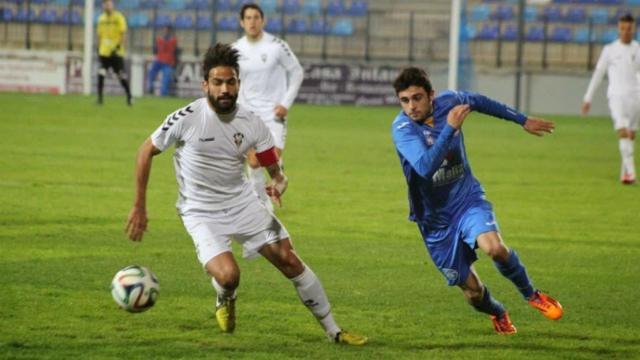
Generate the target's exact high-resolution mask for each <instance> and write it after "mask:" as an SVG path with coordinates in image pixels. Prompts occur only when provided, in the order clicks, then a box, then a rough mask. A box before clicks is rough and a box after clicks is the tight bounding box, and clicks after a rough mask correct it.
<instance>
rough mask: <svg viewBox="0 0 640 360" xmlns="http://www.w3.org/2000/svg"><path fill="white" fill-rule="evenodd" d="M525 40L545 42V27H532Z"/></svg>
mask: <svg viewBox="0 0 640 360" xmlns="http://www.w3.org/2000/svg"><path fill="white" fill-rule="evenodd" d="M524 38H525V39H526V40H527V41H533V42H536V41H543V40H544V38H545V34H544V27H542V26H532V27H530V28H529V29H528V30H527V33H526V34H525V35H524Z"/></svg>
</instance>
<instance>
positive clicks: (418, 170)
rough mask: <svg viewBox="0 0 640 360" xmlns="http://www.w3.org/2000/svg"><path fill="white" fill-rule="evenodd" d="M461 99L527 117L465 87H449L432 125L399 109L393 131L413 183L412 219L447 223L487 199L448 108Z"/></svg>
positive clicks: (477, 107)
mask: <svg viewBox="0 0 640 360" xmlns="http://www.w3.org/2000/svg"><path fill="white" fill-rule="evenodd" d="M460 104H468V105H469V106H470V107H471V110H472V111H478V112H481V113H484V114H487V115H492V116H495V117H499V118H502V119H505V120H511V121H513V122H516V123H518V124H520V125H524V123H525V121H526V120H527V117H526V115H524V114H521V113H519V112H517V111H515V110H513V109H511V108H510V107H508V106H506V105H504V104H501V103H499V102H496V101H494V100H491V99H489V98H487V97H485V96H483V95H480V94H476V93H471V92H463V91H446V92H443V93H441V94H440V95H438V96H437V97H436V98H435V99H434V100H433V124H432V125H433V126H430V125H428V124H426V123H425V124H420V123H418V122H415V121H413V120H411V118H410V117H409V116H407V115H406V114H405V113H404V112H400V114H398V116H397V117H396V119H395V120H394V122H393V125H392V134H393V142H394V144H395V146H396V150H397V152H398V156H399V157H400V164H401V165H402V171H403V173H404V176H405V177H406V180H407V185H408V187H409V207H410V214H409V219H410V220H411V221H416V222H419V223H421V224H423V225H424V226H426V227H427V228H429V229H431V230H437V229H444V228H446V227H448V226H449V225H450V224H451V223H452V222H453V221H454V219H457V218H459V216H460V215H461V214H463V213H464V212H465V211H466V210H467V209H469V208H470V207H472V206H474V205H476V204H477V203H478V202H480V201H484V190H483V189H482V186H481V185H480V182H478V180H477V179H476V178H475V177H474V176H473V175H472V173H471V167H470V166H469V161H468V160H467V154H466V151H465V148H464V137H463V135H462V131H460V130H455V129H454V128H452V127H451V126H450V125H448V124H447V115H448V114H449V111H451V109H453V107H455V106H457V105H460Z"/></svg>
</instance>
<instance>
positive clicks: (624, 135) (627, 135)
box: [618, 128, 632, 139]
mask: <svg viewBox="0 0 640 360" xmlns="http://www.w3.org/2000/svg"><path fill="white" fill-rule="evenodd" d="M618 137H619V138H620V139H631V137H632V132H631V131H630V130H629V129H627V128H622V129H619V130H618Z"/></svg>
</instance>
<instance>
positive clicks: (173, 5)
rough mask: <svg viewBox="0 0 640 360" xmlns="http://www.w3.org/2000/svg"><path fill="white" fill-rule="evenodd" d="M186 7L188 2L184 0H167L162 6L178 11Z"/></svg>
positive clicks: (165, 8) (164, 8)
mask: <svg viewBox="0 0 640 360" xmlns="http://www.w3.org/2000/svg"><path fill="white" fill-rule="evenodd" d="M127 2H128V1H127ZM186 7H187V4H186V2H185V1H183V0H167V2H165V4H164V5H163V6H162V9H163V10H170V11H178V10H184V9H185V8H186Z"/></svg>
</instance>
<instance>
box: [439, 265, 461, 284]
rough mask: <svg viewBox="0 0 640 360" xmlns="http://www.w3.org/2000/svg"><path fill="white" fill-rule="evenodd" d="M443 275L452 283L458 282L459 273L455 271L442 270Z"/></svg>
mask: <svg viewBox="0 0 640 360" xmlns="http://www.w3.org/2000/svg"><path fill="white" fill-rule="evenodd" d="M441 271H442V273H443V274H444V277H446V278H447V280H449V281H451V282H455V281H456V280H458V272H457V271H455V270H453V269H446V268H445V269H442V270H441Z"/></svg>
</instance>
